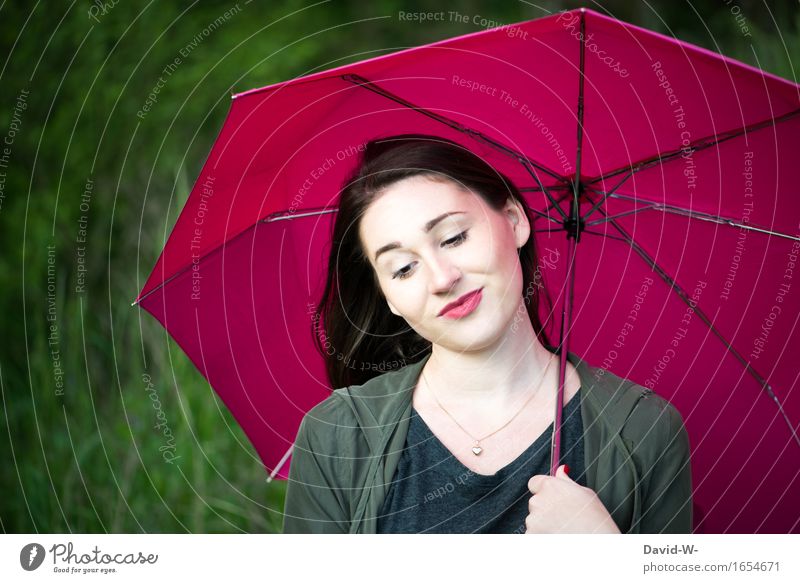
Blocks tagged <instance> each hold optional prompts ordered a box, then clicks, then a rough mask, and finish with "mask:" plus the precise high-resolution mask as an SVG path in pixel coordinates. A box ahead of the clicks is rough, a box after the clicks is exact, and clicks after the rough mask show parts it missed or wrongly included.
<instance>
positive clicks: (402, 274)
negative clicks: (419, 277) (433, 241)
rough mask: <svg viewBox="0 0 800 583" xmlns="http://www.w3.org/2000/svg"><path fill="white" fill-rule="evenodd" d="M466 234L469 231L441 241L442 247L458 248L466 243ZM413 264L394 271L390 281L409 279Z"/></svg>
mask: <svg viewBox="0 0 800 583" xmlns="http://www.w3.org/2000/svg"><path fill="white" fill-rule="evenodd" d="M468 232H469V229H467V230H465V231H462V232H460V233H459V234H458V235H456V236H455V237H452V238H450V239H447V240H446V241H443V242H442V246H448V247H458V246H459V245H461V244H462V243H463V242H464V241H466V240H467V233H468ZM414 263H416V261H412V262H411V263H409V264H408V265H406V266H404V267H401V268H400V269H398V270H397V271H395V272H394V273H393V274H392V279H406V278H407V277H410V276H411V266H412V265H413V264H414Z"/></svg>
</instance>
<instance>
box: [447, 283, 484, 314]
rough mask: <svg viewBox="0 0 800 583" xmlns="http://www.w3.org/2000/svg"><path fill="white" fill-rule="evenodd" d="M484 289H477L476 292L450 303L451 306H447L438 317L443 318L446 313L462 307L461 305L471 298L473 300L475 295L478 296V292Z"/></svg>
mask: <svg viewBox="0 0 800 583" xmlns="http://www.w3.org/2000/svg"><path fill="white" fill-rule="evenodd" d="M482 289H483V288H478V289H476V290H472V291H471V292H468V293H465V294H464V295H463V296H461V297H460V298H458V299H457V300H454V301H452V302H450V303H449V304H447V305H446V306H445V307H444V308H442V311H441V312H439V314H438V315H439V316H442V315H444V314H445V313H447V312H449V311H450V310H451V309H453V308H456V307H458V306H460V305H461V304H463V303H464V302H466V301H467V300H469V299H470V298H472V296H474V295H475V294H477V293H478V292H480V291H481V290H482Z"/></svg>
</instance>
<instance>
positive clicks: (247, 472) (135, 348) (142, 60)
mask: <svg viewBox="0 0 800 583" xmlns="http://www.w3.org/2000/svg"><path fill="white" fill-rule="evenodd" d="M580 5H583V4H581V3H578V2H541V3H539V7H538V8H537V7H536V6H535V5H533V4H529V3H524V2H516V1H506V2H503V3H498V2H490V1H477V0H473V1H464V2H450V3H441V2H433V1H422V0H419V1H406V2H400V1H393V0H381V1H378V2H371V3H364V2H357V1H355V0H351V1H343V0H332V1H327V2H319V3H302V2H299V1H297V0H285V1H282V2H266V1H263V2H262V1H260V0H253V1H252V2H247V1H246V0H240V1H239V2H238V4H237V3H236V2H232V1H227V2H223V1H202V2H198V1H195V2H144V1H140V2H132V1H128V0H119V1H118V2H116V4H115V3H114V2H113V1H111V0H108V1H107V2H105V3H103V2H100V1H99V0H98V1H97V2H93V1H92V2H90V1H79V2H47V3H36V4H35V6H34V5H33V4H30V3H12V2H5V3H2V5H0V6H1V7H0V47H2V51H0V62H2V65H0V67H2V68H0V105H1V107H0V133H2V134H3V135H5V134H6V131H7V129H8V128H9V127H11V124H12V121H13V119H14V111H15V105H16V106H17V114H18V115H17V117H18V120H17V122H16V124H17V126H18V131H17V132H16V134H15V136H14V142H13V146H12V148H11V153H10V160H9V165H8V168H7V169H5V170H6V173H5V174H6V175H5V183H4V188H3V191H2V192H3V198H2V199H0V225H1V227H0V250H1V251H0V252H1V253H2V262H0V290H2V292H0V321H2V327H1V328H0V329H1V330H2V335H3V338H2V341H1V342H0V388H2V407H3V409H2V411H3V415H2V416H0V424H1V425H2V427H0V434H2V437H0V442H2V453H3V458H2V459H3V465H2V474H0V491H2V493H3V495H2V496H0V527H1V528H2V530H3V531H4V532H186V531H190V532H241V531H244V532H277V531H278V530H279V528H280V523H281V510H282V506H283V496H284V487H285V483H284V482H283V481H275V482H271V483H267V482H266V480H265V478H266V474H265V471H264V468H263V466H262V465H261V463H260V460H259V459H258V457H257V455H256V454H255V451H254V450H253V448H252V446H251V445H250V444H249V443H248V441H247V439H246V437H245V436H244V434H243V433H242V431H241V429H240V428H239V427H238V425H237V424H236V422H235V421H234V420H233V418H232V417H231V415H230V414H229V413H228V411H227V410H226V409H225V407H224V405H223V404H222V403H221V401H220V400H219V399H218V398H217V397H216V396H215V394H214V392H213V391H212V390H211V388H210V387H209V386H208V383H207V382H206V381H205V379H204V378H203V377H202V376H201V375H200V373H199V372H198V371H197V370H196V369H195V368H194V366H193V365H192V364H191V363H190V362H189V360H188V358H186V357H185V355H184V354H183V353H182V352H181V350H180V348H179V347H178V346H177V345H176V344H175V343H174V342H173V341H172V340H171V339H170V338H169V336H168V335H167V334H166V333H165V331H164V330H163V329H162V328H161V326H160V325H159V324H158V323H157V322H156V321H155V320H154V319H152V318H151V317H150V316H149V315H147V314H146V313H144V312H143V311H140V310H139V309H138V308H132V307H131V306H130V302H131V300H133V298H134V297H135V296H136V295H137V293H138V290H139V289H140V288H141V286H142V284H143V283H144V279H145V278H146V277H147V275H148V274H149V271H150V270H151V269H152V267H153V265H154V263H155V261H156V259H157V257H158V255H159V253H160V250H161V248H162V246H163V245H164V242H165V240H166V238H167V236H168V235H169V233H170V230H171V228H172V225H173V224H174V222H175V219H176V218H177V215H178V213H179V212H180V209H181V208H182V205H183V203H184V202H185V200H186V198H187V196H188V193H189V190H190V188H191V185H192V183H193V180H194V177H195V176H197V174H198V172H199V170H200V167H201V165H202V163H203V161H204V160H205V156H206V155H207V153H208V151H209V149H210V147H211V144H212V143H213V140H214V138H215V136H216V133H217V131H218V130H219V128H220V127H221V125H222V121H223V119H224V117H225V114H226V112H227V109H228V105H229V98H230V94H231V93H233V92H238V91H243V90H246V89H249V88H253V87H259V86H263V85H267V84H271V83H274V82H277V81H281V80H284V79H288V78H291V77H296V76H301V75H304V74H308V73H310V72H313V71H315V70H320V69H326V68H330V67H334V66H338V65H341V64H344V63H348V62H354V61H358V60H362V59H365V58H369V57H373V56H377V55H379V54H384V53H388V52H393V51H394V50H398V49H400V48H404V47H408V46H414V45H418V44H424V43H427V42H433V41H436V40H440V39H443V38H447V37H449V36H455V35H459V34H465V33H468V32H474V31H475V30H478V27H477V26H476V25H473V24H460V23H457V22H446V21H445V22H431V23H426V24H424V25H419V24H410V23H404V22H399V21H398V19H397V14H398V11H400V10H403V11H409V12H411V11H438V10H457V11H459V12H460V13H462V14H480V15H482V16H485V17H486V18H489V19H492V20H495V21H498V22H502V23H513V22H518V21H522V20H528V19H531V18H537V17H540V16H544V15H545V14H546V11H557V10H559V9H562V8H574V7H577V6H580ZM585 5H587V6H589V7H591V8H593V9H595V10H598V11H601V12H603V11H607V12H608V13H610V14H612V15H614V16H616V17H618V18H620V19H622V20H626V21H629V22H633V23H635V24H638V25H640V26H644V27H646V28H651V29H654V30H657V31H660V32H662V33H664V34H667V35H670V36H676V37H678V38H681V39H684V40H687V41H689V42H692V43H695V44H699V45H701V46H705V47H707V48H709V49H711V50H715V51H720V52H722V53H724V54H726V55H729V56H731V57H734V58H737V59H740V60H742V61H745V62H747V63H750V64H752V65H755V66H760V67H762V68H764V69H766V70H768V71H771V72H773V73H776V74H778V75H780V76H783V77H786V78H789V79H793V80H795V79H796V74H795V71H794V70H793V68H792V63H793V62H794V63H797V62H800V34H799V33H798V30H799V29H800V11H798V8H797V2H796V1H795V0H787V1H785V2H772V3H770V4H769V8H768V7H767V5H766V4H764V3H763V2H756V1H747V0H738V1H737V2H733V3H726V2H724V1H717V0H704V1H694V2H691V3H688V2H681V1H677V2H671V1H663V2H655V3H654V2H650V3H649V4H648V3H645V2H630V1H622V0H620V1H609V2H604V3H601V4H594V3H586V4H585ZM734 5H735V6H738V7H739V9H740V13H741V14H742V15H743V16H744V17H745V18H746V22H747V25H748V27H749V31H750V33H751V36H750V37H745V36H743V35H742V31H741V30H740V28H739V26H738V25H737V22H736V20H735V18H734V13H733V12H732V10H735V9H734V8H732V6H734ZM231 9H234V10H235V11H236V13H235V14H234V15H233V16H232V17H231V18H230V19H228V20H226V21H225V23H224V24H223V25H221V26H219V27H217V28H215V30H214V31H213V33H212V34H209V35H208V36H203V37H202V41H201V42H199V43H197V44H196V46H194V47H193V48H191V50H189V51H188V54H187V56H186V57H185V58H183V59H182V62H181V64H180V65H179V67H178V68H177V70H176V71H175V72H174V73H173V74H172V75H170V76H169V77H168V78H167V79H166V83H165V84H164V86H163V88H162V89H161V91H160V93H159V94H158V98H157V102H156V103H155V104H153V106H152V108H151V109H150V110H149V111H148V112H147V114H146V115H145V116H144V117H143V119H142V118H141V117H138V116H137V112H138V111H140V110H141V108H142V107H143V106H144V104H145V100H146V98H147V94H148V93H149V92H150V91H151V89H152V88H153V87H154V85H155V84H156V81H157V80H158V78H159V76H160V75H162V71H163V69H164V67H165V66H166V65H167V64H168V63H170V62H172V61H173V59H174V58H175V57H176V56H178V55H180V54H181V52H180V51H181V50H182V49H183V50H186V49H187V47H189V46H190V43H192V42H193V39H195V37H196V36H197V35H198V34H200V33H201V31H202V30H203V29H204V28H205V27H207V26H208V25H209V24H210V23H212V22H214V21H215V20H216V19H217V18H219V17H220V16H221V15H223V14H224V13H225V12H226V11H227V10H231ZM23 91H27V92H29V93H28V94H27V97H26V98H25V100H24V101H25V103H24V105H25V109H24V110H22V109H21V105H20V101H19V97H20V94H21V92H23ZM23 96H24V94H23ZM89 181H90V185H91V196H90V197H89V212H88V215H89V218H88V221H87V224H86V228H87V232H86V236H85V238H86V245H85V247H86V251H85V258H83V259H85V264H84V265H85V266H86V279H85V291H84V292H83V293H76V292H75V285H76V282H77V275H78V272H77V267H78V265H79V257H78V248H79V243H78V241H77V238H78V236H79V223H78V219H79V217H80V216H81V214H82V210H81V208H80V205H81V202H82V198H81V197H82V195H83V194H84V191H85V190H86V189H87V182H89ZM48 245H50V246H54V255H53V260H52V263H51V265H50V267H51V269H52V273H51V275H52V276H53V277H52V282H53V283H54V288H53V290H54V293H53V295H52V298H53V300H54V302H55V303H54V305H55V310H56V314H57V320H56V321H55V324H56V325H57V336H58V344H57V345H56V346H57V347H58V349H59V358H60V365H61V369H62V370H63V383H64V388H63V395H57V394H56V387H55V379H54V370H53V360H52V358H51V349H52V348H53V345H50V344H48V339H49V338H50V329H49V326H50V324H52V322H50V321H48V319H47V315H48ZM143 375H149V376H148V377H143ZM148 378H149V379H150V382H151V383H152V387H150V390H149V391H148V384H147V382H145V380H143V379H148ZM152 394H155V395H157V399H158V402H159V403H160V405H161V408H162V410H163V411H164V414H165V416H166V419H167V420H168V423H169V426H170V429H171V431H172V434H173V435H174V437H175V441H174V453H175V454H176V455H179V456H181V458H182V459H181V463H180V464H169V463H166V462H165V461H164V459H163V457H162V454H161V451H159V447H163V445H164V436H163V434H162V433H161V431H160V430H157V429H155V428H154V424H155V423H156V417H155V410H154V408H153V402H154V401H153V399H152V397H151V396H150V395H152Z"/></svg>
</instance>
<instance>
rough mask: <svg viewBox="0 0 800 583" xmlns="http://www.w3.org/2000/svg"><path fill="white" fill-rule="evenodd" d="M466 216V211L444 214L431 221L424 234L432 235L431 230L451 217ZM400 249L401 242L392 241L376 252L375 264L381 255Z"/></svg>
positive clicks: (424, 229)
mask: <svg viewBox="0 0 800 583" xmlns="http://www.w3.org/2000/svg"><path fill="white" fill-rule="evenodd" d="M464 214H466V213H465V212H464V211H451V212H448V213H444V214H441V215H439V216H438V217H436V218H435V219H431V220H430V221H428V222H427V223H425V226H424V227H423V229H422V231H423V232H424V233H430V232H431V229H433V228H434V227H435V226H436V225H437V224H438V223H439V222H440V221H442V220H444V219H446V218H447V217H449V216H451V215H464ZM398 247H402V245H401V244H400V242H399V241H392V242H391V243H387V244H386V245H384V246H383V247H381V248H380V249H378V250H377V251H376V252H375V262H376V263H377V261H378V257H380V255H381V253H386V252H387V251H391V250H392V249H397V248H398Z"/></svg>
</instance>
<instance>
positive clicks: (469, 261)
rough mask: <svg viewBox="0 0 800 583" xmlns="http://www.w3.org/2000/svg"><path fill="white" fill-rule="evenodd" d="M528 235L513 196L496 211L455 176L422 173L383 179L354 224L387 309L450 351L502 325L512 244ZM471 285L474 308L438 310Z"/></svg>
mask: <svg viewBox="0 0 800 583" xmlns="http://www.w3.org/2000/svg"><path fill="white" fill-rule="evenodd" d="M529 235H530V225H529V223H528V220H527V217H526V216H525V214H524V212H523V211H522V209H521V208H520V207H519V205H518V204H517V203H516V202H515V201H514V200H513V198H511V197H509V199H508V200H507V201H506V204H505V206H504V208H503V210H502V211H496V210H494V209H493V208H491V207H490V206H488V204H487V203H486V202H485V201H484V200H483V199H482V198H481V197H480V196H479V195H477V194H475V193H473V192H471V191H468V190H462V189H461V188H459V186H458V185H457V184H456V183H455V182H452V181H450V180H433V179H431V178H430V177H424V176H414V177H411V178H406V179H403V180H401V181H399V182H395V183H394V184H392V185H390V186H389V187H387V188H386V189H385V190H384V191H383V192H382V193H381V194H379V195H378V197H377V198H376V199H375V200H374V201H373V202H372V204H370V206H369V207H368V208H367V210H366V212H365V213H364V215H363V217H362V220H361V224H360V227H359V236H360V238H361V243H362V246H363V248H364V252H365V253H366V255H367V256H368V257H369V261H370V263H371V264H372V266H373V268H374V269H375V272H376V275H377V279H378V282H379V285H380V288H381V290H382V292H383V294H384V297H385V298H386V301H387V303H388V305H389V309H390V310H391V311H392V312H393V313H394V314H396V315H398V316H401V317H402V318H403V319H404V320H405V321H406V322H407V323H408V324H409V326H411V327H412V328H413V329H414V330H415V331H416V332H417V333H418V334H419V335H420V336H422V337H423V338H425V339H427V340H429V341H430V342H432V343H434V344H437V345H440V346H444V347H447V348H449V349H450V350H454V351H462V350H480V349H482V348H485V347H488V346H491V345H492V344H493V343H495V342H497V341H498V340H499V339H500V338H501V337H502V336H503V335H504V334H505V333H507V332H508V330H509V326H510V322H511V320H512V319H513V317H514V313H515V311H516V310H517V308H518V307H519V305H520V302H521V301H522V284H523V282H522V268H521V266H520V262H519V255H518V249H519V248H520V247H521V246H522V245H524V244H525V242H526V241H527V240H528V237H529ZM387 246H388V247H387ZM382 249H383V250H382ZM376 254H377V255H378V256H377V258H376ZM475 290H480V303H479V304H478V305H477V307H476V308H475V309H473V310H472V311H471V312H469V313H467V314H466V315H461V314H463V313H464V312H465V311H468V308H467V309H463V308H462V310H461V312H458V311H451V312H449V313H448V314H447V315H442V313H441V312H442V310H443V308H445V306H447V304H449V303H450V302H453V301H455V300H457V299H459V298H460V297H462V296H464V294H467V293H469V292H473V291H475ZM473 299H474V298H473ZM472 305H474V302H472ZM448 316H450V317H448Z"/></svg>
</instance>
